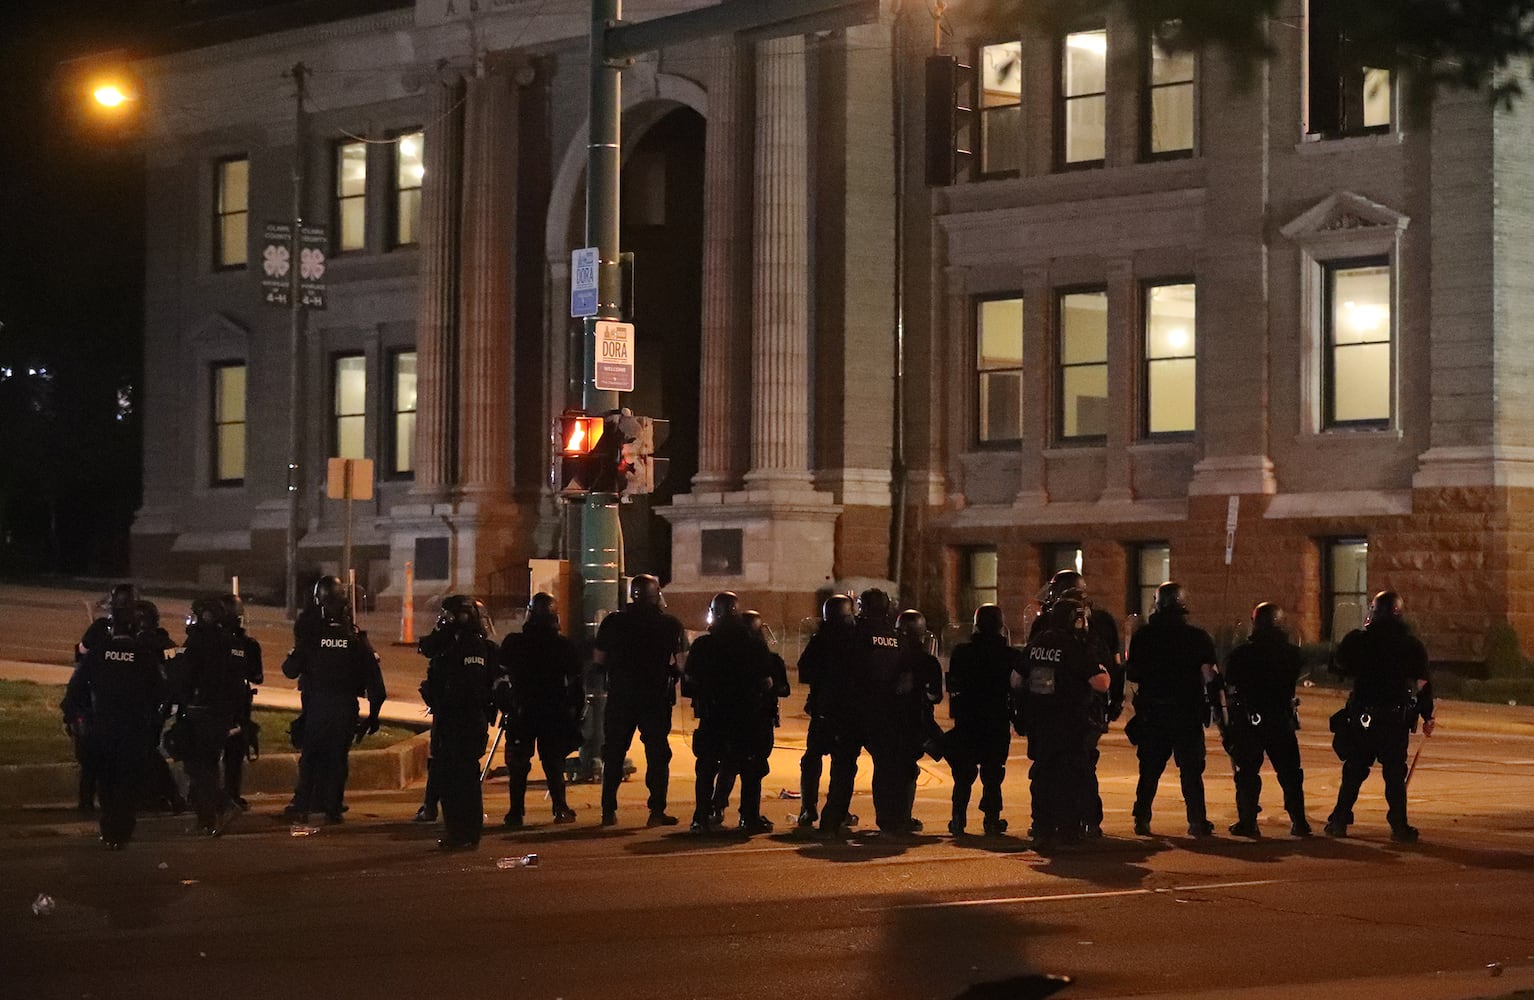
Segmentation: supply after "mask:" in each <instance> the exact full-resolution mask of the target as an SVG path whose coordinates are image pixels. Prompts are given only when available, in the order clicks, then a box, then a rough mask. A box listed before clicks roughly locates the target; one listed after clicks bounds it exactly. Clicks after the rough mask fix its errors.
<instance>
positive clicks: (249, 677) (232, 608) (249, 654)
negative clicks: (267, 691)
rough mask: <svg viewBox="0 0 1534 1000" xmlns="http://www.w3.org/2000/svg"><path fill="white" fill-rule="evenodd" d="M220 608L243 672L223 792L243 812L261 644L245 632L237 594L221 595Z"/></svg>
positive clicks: (262, 677)
mask: <svg viewBox="0 0 1534 1000" xmlns="http://www.w3.org/2000/svg"><path fill="white" fill-rule="evenodd" d="M220 601H221V603H222V604H223V609H224V616H223V624H224V628H225V629H227V630H228V631H229V635H230V637H231V638H232V640H233V642H232V644H231V646H230V649H229V653H230V655H231V656H233V657H234V658H235V659H236V660H237V661H238V662H239V663H240V665H241V667H242V668H243V671H244V674H245V685H244V686H245V698H244V707H243V710H242V711H241V713H240V729H239V732H238V733H236V734H235V735H233V736H232V737H230V739H229V742H228V745H227V746H225V748H224V789H225V790H226V791H227V792H228V793H229V795H230V797H231V798H232V799H234V801H235V804H236V805H238V806H239V807H240V808H241V809H244V808H247V805H246V802H245V800H244V799H243V798H241V797H240V787H241V782H242V780H243V777H244V765H245V758H246V757H247V756H253V755H257V754H259V752H260V727H259V726H258V725H257V724H256V723H255V721H254V720H253V719H252V718H251V713H252V710H253V709H254V707H255V698H256V691H255V689H256V688H257V687H259V686H260V685H262V684H265V683H266V671H265V668H264V667H263V665H262V662H261V643H259V642H257V641H256V639H255V637H254V636H252V635H251V634H250V633H249V632H247V631H246V630H245V601H244V600H243V599H242V598H241V597H240V595H239V594H225V595H224V596H223V597H222V598H221V599H220Z"/></svg>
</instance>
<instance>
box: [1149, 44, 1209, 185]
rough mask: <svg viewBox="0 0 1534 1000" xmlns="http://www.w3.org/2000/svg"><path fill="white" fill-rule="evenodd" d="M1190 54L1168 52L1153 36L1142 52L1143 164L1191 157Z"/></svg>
mask: <svg viewBox="0 0 1534 1000" xmlns="http://www.w3.org/2000/svg"><path fill="white" fill-rule="evenodd" d="M1196 63H1197V60H1196V59H1195V58H1194V54H1193V53H1192V52H1172V51H1169V50H1168V49H1166V48H1165V47H1163V45H1162V44H1161V42H1160V40H1159V39H1158V38H1157V37H1155V36H1154V35H1153V36H1152V37H1151V38H1150V39H1149V40H1148V49H1147V52H1146V74H1145V97H1144V106H1143V108H1142V109H1141V116H1140V118H1141V122H1142V134H1141V150H1140V155H1141V157H1142V158H1144V159H1147V160H1167V159H1176V158H1178V157H1184V156H1191V155H1193V129H1194V120H1195V118H1194V109H1195V103H1194V82H1193V77H1194V71H1195V65H1196Z"/></svg>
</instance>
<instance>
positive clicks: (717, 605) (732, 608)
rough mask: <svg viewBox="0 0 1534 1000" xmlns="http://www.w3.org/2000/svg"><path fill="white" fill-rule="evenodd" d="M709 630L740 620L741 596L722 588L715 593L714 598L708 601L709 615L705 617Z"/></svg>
mask: <svg viewBox="0 0 1534 1000" xmlns="http://www.w3.org/2000/svg"><path fill="white" fill-rule="evenodd" d="M705 621H706V622H707V624H708V627H709V630H710V631H712V630H714V629H716V628H719V627H721V626H724V625H726V624H730V623H733V622H739V621H740V598H739V597H737V596H735V593H734V592H733V591H729V590H721V591H720V592H719V593H717V594H715V595H714V599H713V600H711V601H709V602H708V615H707V617H706V619H705Z"/></svg>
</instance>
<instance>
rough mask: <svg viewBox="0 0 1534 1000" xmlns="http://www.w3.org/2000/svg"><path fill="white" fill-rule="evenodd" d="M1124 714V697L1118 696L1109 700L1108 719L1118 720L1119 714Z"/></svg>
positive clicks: (1110, 720) (1111, 720)
mask: <svg viewBox="0 0 1534 1000" xmlns="http://www.w3.org/2000/svg"><path fill="white" fill-rule="evenodd" d="M1123 714H1124V699H1122V698H1118V699H1114V700H1110V701H1109V702H1108V721H1109V722H1117V721H1119V716H1121V715H1123Z"/></svg>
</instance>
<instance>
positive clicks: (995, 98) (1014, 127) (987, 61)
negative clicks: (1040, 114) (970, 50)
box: [980, 42, 1023, 175]
mask: <svg viewBox="0 0 1534 1000" xmlns="http://www.w3.org/2000/svg"><path fill="white" fill-rule="evenodd" d="M1022 125H1023V44H1022V42H1000V43H998V44H996V45H986V46H983V47H982V48H981V49H980V172H981V173H982V174H988V175H996V174H1015V173H1017V172H1018V171H1019V170H1020V169H1021V167H1022V156H1023V136H1022Z"/></svg>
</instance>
